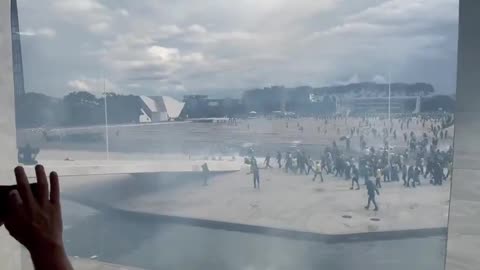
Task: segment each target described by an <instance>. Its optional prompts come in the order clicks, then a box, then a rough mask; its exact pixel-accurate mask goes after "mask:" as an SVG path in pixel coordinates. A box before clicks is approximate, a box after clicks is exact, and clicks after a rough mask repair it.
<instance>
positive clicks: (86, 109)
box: [15, 91, 141, 128]
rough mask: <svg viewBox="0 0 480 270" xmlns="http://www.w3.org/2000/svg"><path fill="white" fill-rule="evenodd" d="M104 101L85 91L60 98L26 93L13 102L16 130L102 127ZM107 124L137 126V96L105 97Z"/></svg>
mask: <svg viewBox="0 0 480 270" xmlns="http://www.w3.org/2000/svg"><path fill="white" fill-rule="evenodd" d="M104 99H105V97H96V96H95V95H93V94H91V93H89V92H86V91H77V92H72V93H69V94H67V95H66V96H64V97H63V98H55V97H50V96H47V95H45V94H41V93H35V92H29V93H25V94H24V95H21V96H17V97H16V99H15V114H16V115H15V122H16V125H17V128H38V127H58V126H86V125H99V124H103V123H105V100H104ZM107 113H108V121H109V123H111V124H120V123H132V122H138V119H139V116H140V114H141V104H140V100H139V97H138V96H135V95H119V94H115V93H107Z"/></svg>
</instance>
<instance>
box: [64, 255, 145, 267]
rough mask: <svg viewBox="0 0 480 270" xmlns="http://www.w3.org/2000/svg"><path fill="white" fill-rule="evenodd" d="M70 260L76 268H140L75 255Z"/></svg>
mask: <svg viewBox="0 0 480 270" xmlns="http://www.w3.org/2000/svg"><path fill="white" fill-rule="evenodd" d="M70 261H71V262H72V264H73V267H74V268H75V269H76V270H142V269H141V268H137V267H131V266H124V265H116V264H111V263H106V262H102V261H96V260H90V259H84V258H77V257H70Z"/></svg>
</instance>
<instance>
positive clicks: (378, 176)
mask: <svg viewBox="0 0 480 270" xmlns="http://www.w3.org/2000/svg"><path fill="white" fill-rule="evenodd" d="M381 179H382V170H380V169H377V171H376V173H375V187H376V188H382V184H381V183H380V180H381Z"/></svg>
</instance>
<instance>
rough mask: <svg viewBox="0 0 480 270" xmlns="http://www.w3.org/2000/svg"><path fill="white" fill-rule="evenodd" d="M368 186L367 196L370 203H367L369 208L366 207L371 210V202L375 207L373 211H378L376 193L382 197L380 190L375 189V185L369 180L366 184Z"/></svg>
mask: <svg viewBox="0 0 480 270" xmlns="http://www.w3.org/2000/svg"><path fill="white" fill-rule="evenodd" d="M366 185H367V194H368V202H367V206H365V209H367V210H368V209H369V208H370V202H372V203H373V206H375V208H374V209H373V211H378V206H377V202H376V201H375V193H376V194H377V195H380V192H379V191H378V189H377V188H376V187H375V184H373V182H372V181H370V180H368V181H367V182H366Z"/></svg>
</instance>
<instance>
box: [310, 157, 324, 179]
mask: <svg viewBox="0 0 480 270" xmlns="http://www.w3.org/2000/svg"><path fill="white" fill-rule="evenodd" d="M318 175H319V176H320V182H323V174H322V165H321V164H320V161H318V160H317V162H316V163H315V168H314V175H313V179H312V181H315V179H317V176H318Z"/></svg>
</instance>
